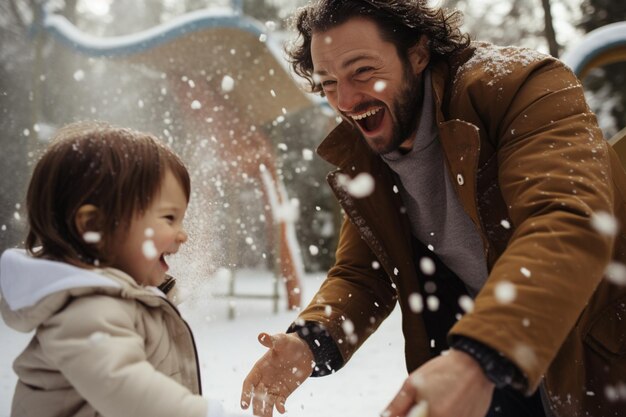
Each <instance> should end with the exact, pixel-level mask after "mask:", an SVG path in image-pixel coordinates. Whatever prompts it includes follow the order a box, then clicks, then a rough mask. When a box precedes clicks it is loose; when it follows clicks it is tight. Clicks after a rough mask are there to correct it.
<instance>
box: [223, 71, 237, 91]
mask: <svg viewBox="0 0 626 417" xmlns="http://www.w3.org/2000/svg"><path fill="white" fill-rule="evenodd" d="M233 88H235V80H234V79H233V77H231V76H230V75H225V76H224V78H222V91H223V92H225V93H228V92H230V91H233Z"/></svg>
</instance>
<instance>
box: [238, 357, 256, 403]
mask: <svg viewBox="0 0 626 417" xmlns="http://www.w3.org/2000/svg"><path fill="white" fill-rule="evenodd" d="M259 382H261V373H260V372H258V371H257V370H256V365H255V366H254V368H252V370H251V371H250V373H249V374H248V376H247V377H246V379H244V381H243V386H242V387H241V403H240V404H241V408H243V409H244V410H246V409H248V407H250V403H251V401H252V396H253V394H254V387H255V386H256V385H258V384H259Z"/></svg>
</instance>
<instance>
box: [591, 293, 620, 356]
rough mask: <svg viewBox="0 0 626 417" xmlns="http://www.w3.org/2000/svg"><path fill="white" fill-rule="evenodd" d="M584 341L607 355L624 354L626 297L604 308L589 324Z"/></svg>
mask: <svg viewBox="0 0 626 417" xmlns="http://www.w3.org/2000/svg"><path fill="white" fill-rule="evenodd" d="M585 343H587V344H588V345H589V346H591V347H592V348H594V350H596V351H599V352H600V353H603V354H604V355H606V354H608V355H609V356H623V355H624V354H626V297H621V298H619V299H617V300H616V301H615V302H613V303H612V304H611V305H610V306H608V307H607V308H606V309H604V310H603V311H602V312H601V313H600V314H599V315H598V317H597V318H596V319H595V320H594V321H593V323H592V324H591V326H590V328H589V331H588V332H587V335H586V337H585Z"/></svg>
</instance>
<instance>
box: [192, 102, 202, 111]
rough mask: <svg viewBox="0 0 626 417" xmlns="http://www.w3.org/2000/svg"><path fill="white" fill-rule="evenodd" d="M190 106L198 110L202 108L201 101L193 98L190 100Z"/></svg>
mask: <svg viewBox="0 0 626 417" xmlns="http://www.w3.org/2000/svg"><path fill="white" fill-rule="evenodd" d="M191 108H192V109H193V110H200V109H201V108H202V103H200V102H199V101H198V100H194V101H192V102H191Z"/></svg>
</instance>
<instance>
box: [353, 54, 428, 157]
mask: <svg viewBox="0 0 626 417" xmlns="http://www.w3.org/2000/svg"><path fill="white" fill-rule="evenodd" d="M410 69H411V66H410V65H409V64H405V71H404V74H403V78H402V87H401V89H400V91H399V92H398V94H397V95H396V97H395V98H394V100H393V104H392V108H391V109H385V111H389V112H390V117H391V121H392V124H393V129H392V133H391V140H390V141H389V142H388V143H387V144H385V145H384V146H382V147H380V146H379V147H374V146H372V144H371V143H370V142H369V141H368V140H367V139H365V135H363V132H362V131H361V130H359V133H360V134H361V137H362V139H363V140H365V142H367V144H368V145H369V146H370V148H371V149H372V150H373V151H374V152H376V153H377V154H385V153H389V152H391V151H395V150H397V149H398V148H399V147H400V145H401V144H402V143H403V142H404V141H406V140H407V139H409V137H410V135H412V134H414V132H415V129H416V128H417V123H418V121H419V114H418V112H419V107H420V104H421V103H422V99H423V97H424V89H423V88H422V84H423V77H422V75H421V74H419V75H415V74H413V73H412V72H411V70H410ZM375 106H383V107H386V106H385V105H384V103H382V102H381V101H373V102H368V103H363V105H362V107H363V108H364V110H365V109H367V108H372V107H375ZM359 107H361V106H357V108H359ZM352 123H356V122H354V121H352ZM357 129H358V128H357ZM376 139H377V138H374V141H376ZM378 139H379V140H378V141H377V142H380V143H382V142H383V140H382V138H378Z"/></svg>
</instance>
